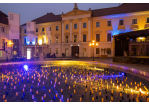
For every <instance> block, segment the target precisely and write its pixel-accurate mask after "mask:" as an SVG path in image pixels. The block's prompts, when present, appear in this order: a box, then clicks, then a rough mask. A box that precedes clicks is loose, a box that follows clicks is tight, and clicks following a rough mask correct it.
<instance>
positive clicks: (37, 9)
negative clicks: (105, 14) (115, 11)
mask: <svg viewBox="0 0 149 105" xmlns="http://www.w3.org/2000/svg"><path fill="white" fill-rule="evenodd" d="M116 6H119V3H78V9H80V10H88V9H89V8H91V9H92V10H93V9H100V8H109V7H116ZM73 7H74V3H0V11H2V12H4V13H5V14H7V15H8V12H13V13H16V14H20V18H21V19H20V25H22V24H24V23H26V21H31V20H33V19H36V18H38V17H41V16H43V15H45V14H47V13H50V12H52V13H54V14H55V15H58V14H62V12H64V13H67V12H69V11H71V10H73Z"/></svg>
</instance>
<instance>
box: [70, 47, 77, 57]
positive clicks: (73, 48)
mask: <svg viewBox="0 0 149 105" xmlns="http://www.w3.org/2000/svg"><path fill="white" fill-rule="evenodd" d="M76 53H77V54H79V46H71V56H72V57H75V54H76Z"/></svg>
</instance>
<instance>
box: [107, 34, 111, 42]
mask: <svg viewBox="0 0 149 105" xmlns="http://www.w3.org/2000/svg"><path fill="white" fill-rule="evenodd" d="M107 41H111V33H108V34H107Z"/></svg>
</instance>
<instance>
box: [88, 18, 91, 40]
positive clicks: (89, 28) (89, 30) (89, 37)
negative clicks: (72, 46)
mask: <svg viewBox="0 0 149 105" xmlns="http://www.w3.org/2000/svg"><path fill="white" fill-rule="evenodd" d="M88 41H89V42H90V41H91V17H89V18H88Z"/></svg>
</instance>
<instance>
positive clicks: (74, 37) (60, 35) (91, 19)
mask: <svg viewBox="0 0 149 105" xmlns="http://www.w3.org/2000/svg"><path fill="white" fill-rule="evenodd" d="M33 21H35V22H36V28H38V32H37V29H36V37H37V40H38V45H37V55H38V53H43V54H44V56H46V55H47V53H51V54H54V53H55V55H56V57H62V54H64V55H65V56H66V57H72V56H75V53H78V54H79V57H92V56H93V48H92V47H90V46H89V43H90V42H91V41H92V40H95V42H97V43H98V46H96V47H95V48H94V56H95V57H101V56H102V55H108V57H113V56H114V55H115V50H114V49H115V48H114V44H115V43H114V41H113V37H112V36H114V35H117V34H119V33H126V32H130V31H137V30H142V29H146V28H148V27H149V4H148V3H142V4H141V3H132V4H131V3H126V4H125V3H124V4H122V5H120V6H118V7H112V8H104V9H97V10H91V8H89V10H79V9H78V7H77V4H76V3H75V5H74V8H73V10H72V11H70V12H68V13H65V14H64V13H62V14H61V15H54V14H53V13H48V14H46V15H44V16H42V17H40V18H37V19H35V20H33ZM49 26H50V27H51V31H50V36H48V35H47V34H46V27H49ZM21 27H22V29H21V30H22V31H21V35H22V45H23V48H22V53H23V55H25V56H26V50H27V48H28V47H30V48H32V56H35V53H34V49H35V46H34V45H27V44H26V43H27V42H25V37H26V36H27V35H26V34H25V29H26V25H25V24H24V25H22V26H21ZM43 28H44V29H43ZM49 40H50V41H49ZM48 42H50V43H48ZM29 43H30V42H29ZM24 44H25V45H24ZM105 50H106V51H105Z"/></svg>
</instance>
